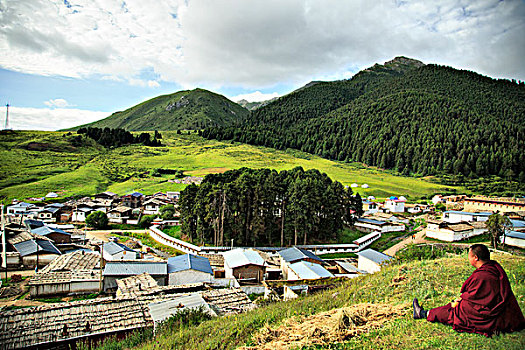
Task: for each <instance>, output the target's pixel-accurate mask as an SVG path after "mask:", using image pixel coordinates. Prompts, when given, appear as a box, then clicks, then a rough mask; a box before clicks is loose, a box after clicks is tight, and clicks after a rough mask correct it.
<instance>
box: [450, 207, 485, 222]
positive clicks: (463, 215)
mask: <svg viewBox="0 0 525 350" xmlns="http://www.w3.org/2000/svg"><path fill="white" fill-rule="evenodd" d="M491 215H492V212H482V213H470V212H466V211H456V210H448V211H445V212H443V221H446V222H450V223H457V222H464V221H466V222H472V221H480V222H483V221H487V220H488V219H489V216H491Z"/></svg>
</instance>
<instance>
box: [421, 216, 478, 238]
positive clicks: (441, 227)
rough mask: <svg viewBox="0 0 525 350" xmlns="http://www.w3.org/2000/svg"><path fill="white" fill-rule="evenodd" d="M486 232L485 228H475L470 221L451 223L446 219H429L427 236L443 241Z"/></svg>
mask: <svg viewBox="0 0 525 350" xmlns="http://www.w3.org/2000/svg"><path fill="white" fill-rule="evenodd" d="M483 232H485V231H484V230H483V229H481V228H478V229H476V230H475V229H474V226H473V225H471V224H470V223H468V222H458V223H449V222H445V221H430V220H429V221H428V222H427V229H426V236H427V237H429V238H434V239H439V240H441V241H447V242H454V241H461V240H463V239H467V238H470V237H472V236H474V235H476V234H482V233H483Z"/></svg>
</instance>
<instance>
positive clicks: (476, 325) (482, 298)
mask: <svg viewBox="0 0 525 350" xmlns="http://www.w3.org/2000/svg"><path fill="white" fill-rule="evenodd" d="M427 320H428V321H430V322H441V323H444V324H449V325H452V328H453V329H455V330H456V331H458V332H468V333H478V334H483V335H485V336H487V337H490V336H492V334H493V333H500V332H514V331H519V330H522V329H524V328H525V319H524V318H523V313H522V312H521V309H520V307H519V305H518V302H517V300H516V297H515V296H514V294H513V293H512V290H511V288H510V283H509V279H508V277H507V274H506V273H505V271H504V270H503V268H502V267H501V266H500V264H498V263H497V262H496V261H493V260H490V261H489V262H487V263H485V264H483V265H482V266H481V267H480V268H478V269H476V270H475V271H474V272H473V273H472V275H471V276H470V277H469V278H468V279H467V280H466V281H465V283H463V286H462V287H461V301H460V302H459V304H458V305H457V306H456V307H452V306H451V304H450V303H449V304H447V305H445V306H441V307H438V308H435V309H431V310H429V311H428V316H427Z"/></svg>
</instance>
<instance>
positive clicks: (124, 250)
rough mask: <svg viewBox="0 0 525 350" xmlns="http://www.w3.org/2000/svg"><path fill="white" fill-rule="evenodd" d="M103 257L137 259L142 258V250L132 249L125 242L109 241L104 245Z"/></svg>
mask: <svg viewBox="0 0 525 350" xmlns="http://www.w3.org/2000/svg"><path fill="white" fill-rule="evenodd" d="M103 250H104V253H103V257H104V259H105V260H107V261H113V260H135V259H138V258H140V252H137V251H136V250H133V249H131V248H130V247H128V246H126V245H125V244H122V243H118V242H107V243H104V245H103Z"/></svg>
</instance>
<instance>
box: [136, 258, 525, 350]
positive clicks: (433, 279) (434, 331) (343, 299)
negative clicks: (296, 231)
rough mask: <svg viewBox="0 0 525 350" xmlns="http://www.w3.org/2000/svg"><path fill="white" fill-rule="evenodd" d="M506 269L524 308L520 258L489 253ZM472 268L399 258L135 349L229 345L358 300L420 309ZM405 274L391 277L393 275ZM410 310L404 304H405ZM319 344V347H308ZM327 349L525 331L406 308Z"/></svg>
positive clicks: (426, 343)
mask: <svg viewBox="0 0 525 350" xmlns="http://www.w3.org/2000/svg"><path fill="white" fill-rule="evenodd" d="M494 258H495V259H496V260H497V261H499V262H500V264H501V265H502V266H503V268H504V269H505V270H506V271H507V274H508V276H509V280H510V282H511V285H512V289H513V291H514V294H515V295H516V298H517V299H518V302H519V304H520V307H521V309H522V310H525V299H524V295H525V258H520V257H515V256H509V255H494ZM472 271H473V269H472V267H470V265H469V264H468V261H467V256H466V254H463V255H462V256H452V257H447V258H442V259H438V260H434V261H428V260H427V261H418V262H410V263H403V264H400V265H394V266H391V267H387V268H385V269H384V270H383V271H381V272H379V273H376V274H373V275H368V276H364V277H360V278H357V279H354V280H351V281H349V282H348V283H347V284H345V285H343V286H342V287H339V288H337V289H336V290H331V291H328V292H323V293H319V294H316V295H312V296H308V297H303V298H299V299H296V300H293V301H287V302H281V303H276V304H271V305H269V306H266V307H262V308H259V309H257V310H254V311H252V312H248V313H245V314H241V315H235V316H229V317H225V318H217V319H214V320H211V321H207V322H204V323H202V324H201V325H199V326H197V327H190V328H187V329H183V330H181V331H177V332H174V333H163V334H159V335H158V336H157V337H156V338H155V339H154V340H153V341H151V342H149V343H147V344H144V345H143V346H141V347H140V349H159V348H160V349H175V348H176V349H192V350H193V349H195V350H197V349H232V348H235V347H237V346H240V345H244V344H251V343H250V339H251V335H252V334H253V333H254V332H256V331H257V330H258V329H259V328H261V327H263V326H264V325H271V326H275V325H277V324H279V323H281V322H282V321H284V320H285V319H287V318H291V317H297V316H308V315H312V314H316V313H319V312H323V311H327V310H330V309H332V308H337V307H342V306H349V305H353V304H357V303H362V302H371V303H382V302H384V303H390V304H393V305H397V304H403V303H411V301H412V299H413V298H414V297H418V298H419V299H420V301H422V304H423V306H424V307H425V308H432V307H437V306H441V305H443V304H445V303H447V302H448V301H450V300H452V299H453V298H455V297H457V296H458V295H459V290H460V288H461V285H462V283H463V282H464V280H465V279H466V278H467V277H468V276H469V275H470V274H471V273H472ZM399 276H403V277H405V279H403V280H401V281H400V282H397V283H396V282H394V281H393V279H394V278H395V277H399ZM407 312H409V309H407ZM312 348H323V347H312ZM325 348H330V349H334V348H336V349H491V350H492V349H502V350H503V349H505V350H510V349H524V348H525V331H522V332H519V333H512V334H506V335H500V336H494V337H493V338H490V339H487V338H485V337H484V336H480V335H475V334H465V333H457V332H455V331H454V330H452V328H451V327H448V326H444V325H441V324H435V323H430V322H426V321H424V320H417V321H415V320H413V319H412V317H411V314H410V313H407V315H406V316H404V317H402V318H400V319H397V320H394V321H391V322H388V323H387V324H386V325H385V327H383V328H382V329H379V330H375V331H371V332H370V333H368V334H364V335H361V336H358V337H356V338H353V339H351V340H350V341H347V342H345V343H343V344H330V345H327V346H326V347H325Z"/></svg>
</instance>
